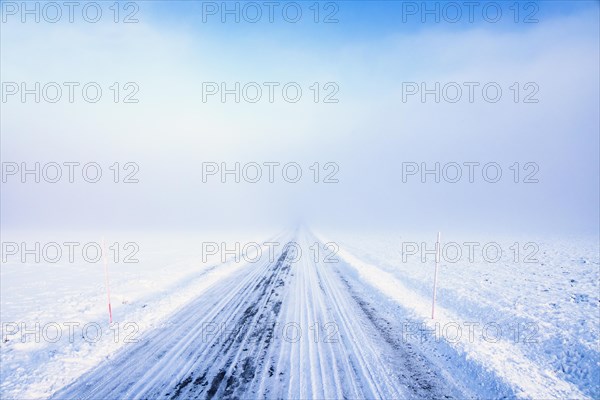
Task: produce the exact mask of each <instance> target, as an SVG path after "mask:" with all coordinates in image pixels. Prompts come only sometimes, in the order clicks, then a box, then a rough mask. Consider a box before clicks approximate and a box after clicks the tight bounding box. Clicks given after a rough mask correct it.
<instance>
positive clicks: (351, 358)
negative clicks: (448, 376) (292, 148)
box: [53, 234, 445, 399]
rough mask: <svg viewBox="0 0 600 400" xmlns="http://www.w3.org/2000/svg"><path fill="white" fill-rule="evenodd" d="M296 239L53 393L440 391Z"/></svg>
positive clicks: (425, 394) (305, 240)
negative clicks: (293, 246)
mask: <svg viewBox="0 0 600 400" xmlns="http://www.w3.org/2000/svg"><path fill="white" fill-rule="evenodd" d="M298 243H299V245H300V250H301V253H300V254H301V257H300V259H299V260H298V261H296V262H292V261H291V260H292V259H293V258H294V256H295V255H296V254H293V250H292V249H291V248H289V247H287V246H285V247H284V249H283V250H282V252H281V253H280V254H279V255H278V257H277V259H276V260H274V262H269V260H261V261H260V262H258V263H256V264H253V265H249V266H247V267H245V268H244V269H243V274H240V276H236V277H233V278H230V279H227V280H226V281H224V282H219V283H218V284H216V285H215V286H214V287H213V288H211V289H209V290H208V291H207V292H205V293H204V294H203V295H201V296H200V297H199V298H198V299H196V300H194V301H193V302H192V303H190V304H189V305H188V306H186V307H184V308H183V309H181V310H180V311H179V312H177V313H176V314H174V315H173V316H171V318H169V321H168V323H167V325H166V326H165V327H164V328H161V329H156V330H154V331H152V332H149V333H148V335H146V336H145V337H144V338H143V340H142V341H141V342H140V343H137V344H134V345H131V346H129V347H127V348H125V349H123V351H121V352H119V353H117V354H115V355H114V356H113V357H112V358H111V359H110V360H109V361H107V362H105V363H103V364H101V365H99V366H97V367H96V368H95V369H94V370H92V371H91V372H89V373H88V374H86V375H84V376H83V377H81V378H80V379H79V380H78V381H76V382H75V383H73V384H72V385H70V386H68V387H66V388H64V389H63V390H61V391H59V392H58V393H56V394H55V396H53V397H54V398H56V399H59V398H60V399H63V398H82V399H86V398H87V399H106V398H110V399H117V398H127V399H146V398H151V399H187V398H207V399H211V398H434V397H436V396H438V397H439V395H440V394H441V393H442V392H441V391H440V390H441V389H440V386H441V385H443V384H444V383H445V382H443V381H439V382H438V381H436V379H437V378H436V377H434V378H431V377H427V376H426V373H427V370H426V369H415V370H414V371H410V372H407V371H402V370H398V369H399V368H400V369H409V368H413V367H414V365H415V364H414V363H411V362H410V360H406V357H412V356H414V354H411V353H410V352H407V351H405V349H398V348H395V347H394V346H393V345H392V344H391V343H390V342H389V341H386V337H385V332H384V330H382V327H381V326H380V324H379V323H378V319H377V317H376V316H375V315H374V314H372V313H374V311H373V310H370V309H368V308H367V307H366V306H365V304H364V301H363V300H362V299H361V298H360V297H358V295H357V294H356V293H354V292H353V291H352V288H351V287H350V285H349V283H348V281H346V280H345V279H344V277H343V275H341V274H340V271H339V270H338V269H337V268H336V267H335V264H327V263H323V262H319V261H315V260H313V254H312V253H311V251H310V247H311V244H314V243H318V244H319V245H321V246H322V244H320V242H318V241H317V240H316V238H314V237H313V236H312V235H308V234H301V235H300V237H299V238H298ZM207 324H208V325H207ZM207 326H210V327H211V329H213V328H215V327H217V329H218V330H217V331H216V332H215V331H210V332H208V331H207ZM290 327H292V328H293V329H292V330H291V332H292V334H290V329H289V328H290ZM286 329H287V330H286ZM208 333H210V334H208ZM440 382H441V383H440Z"/></svg>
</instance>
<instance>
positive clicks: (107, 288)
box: [102, 236, 112, 324]
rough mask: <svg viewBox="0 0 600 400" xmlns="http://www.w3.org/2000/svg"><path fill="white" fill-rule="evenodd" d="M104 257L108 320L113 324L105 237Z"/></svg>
mask: <svg viewBox="0 0 600 400" xmlns="http://www.w3.org/2000/svg"><path fill="white" fill-rule="evenodd" d="M102 253H103V254H102V257H103V258H104V279H105V281H106V299H107V301H108V320H109V323H111V324H112V307H111V306H110V284H109V281H108V256H107V252H106V245H105V244H104V236H103V237H102Z"/></svg>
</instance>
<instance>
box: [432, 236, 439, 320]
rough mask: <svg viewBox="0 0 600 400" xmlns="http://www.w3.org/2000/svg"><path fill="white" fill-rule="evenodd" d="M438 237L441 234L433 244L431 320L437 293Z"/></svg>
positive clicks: (433, 314)
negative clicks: (433, 269) (433, 268)
mask: <svg viewBox="0 0 600 400" xmlns="http://www.w3.org/2000/svg"><path fill="white" fill-rule="evenodd" d="M440 236H441V232H438V234H437V242H436V243H435V272H434V273H433V302H432V303H431V319H434V318H435V296H436V291H437V274H438V266H439V264H440Z"/></svg>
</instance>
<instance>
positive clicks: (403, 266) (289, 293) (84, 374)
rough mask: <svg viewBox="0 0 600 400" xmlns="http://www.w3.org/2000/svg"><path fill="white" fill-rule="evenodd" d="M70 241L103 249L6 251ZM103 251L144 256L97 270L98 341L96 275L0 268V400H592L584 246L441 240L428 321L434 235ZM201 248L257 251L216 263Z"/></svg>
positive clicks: (593, 356) (188, 239)
mask: <svg viewBox="0 0 600 400" xmlns="http://www.w3.org/2000/svg"><path fill="white" fill-rule="evenodd" d="M69 240H78V241H80V242H82V243H85V242H88V241H94V240H96V241H97V240H99V239H98V238H96V237H93V236H89V237H87V236H86V237H82V236H81V235H78V236H77V238H74V237H72V236H68V235H67V236H65V237H61V238H60V239H59V238H57V237H52V236H48V237H42V236H38V237H34V238H31V237H21V236H19V235H8V234H6V233H4V234H3V241H4V242H10V241H13V242H16V243H20V242H21V241H26V242H28V243H32V242H35V241H40V242H42V243H47V242H49V241H56V242H59V243H62V242H63V241H69ZM107 241H108V242H109V243H114V242H118V243H120V245H119V246H120V247H121V248H122V247H123V244H124V243H126V242H128V241H135V243H137V244H138V245H139V248H140V250H139V253H138V254H136V258H138V259H139V262H138V263H123V262H122V259H123V257H124V254H123V252H122V253H121V254H120V255H119V261H120V262H119V263H114V262H109V276H110V287H111V298H112V311H113V319H114V323H113V325H112V326H110V325H109V323H108V315H107V305H106V288H105V281H104V279H105V277H104V267H103V263H102V262H98V263H86V262H82V261H81V260H76V261H74V262H66V261H65V260H63V262H59V263H56V264H49V263H47V262H43V261H42V262H40V263H35V262H30V261H29V262H27V263H23V262H21V261H20V259H19V258H18V256H10V257H8V259H7V260H6V262H4V261H5V260H3V264H2V268H1V270H0V278H1V289H2V290H1V298H0V301H1V307H2V313H1V322H2V345H1V352H0V357H1V365H2V369H1V382H0V388H1V392H2V398H7V399H29V398H48V397H53V398H75V397H76V398H158V397H160V398H163V397H165V396H166V397H180V398H190V397H194V396H198V397H201V398H204V397H209V398H210V397H215V398H221V397H236V396H237V397H249V398H260V397H267V398H342V397H345V398H442V397H443V396H447V397H450V398H504V397H509V398H510V397H520V398H535V399H538V398H598V397H599V396H600V352H599V348H598V341H599V339H600V332H599V327H598V326H599V324H600V308H599V306H600V304H599V294H598V293H599V290H600V288H599V286H598V285H599V280H600V270H599V268H600V265H599V259H598V252H599V249H598V238H596V237H587V238H540V239H535V240H532V239H531V238H528V239H524V240H519V239H514V238H510V239H507V238H503V239H500V238H493V237H486V236H483V235H480V236H478V237H475V238H473V237H452V236H450V235H448V236H446V234H444V235H443V236H442V249H444V251H442V257H441V260H440V264H439V270H438V290H437V302H436V311H435V312H436V314H435V318H434V319H431V301H432V283H433V273H434V265H435V262H434V257H433V256H432V252H431V250H432V249H434V243H435V233H433V234H432V235H431V237H426V236H411V235H407V234H399V233H393V232H392V233H390V232H385V233H383V232H381V233H377V234H374V233H360V234H358V233H352V234H351V233H349V232H330V231H323V232H317V233H315V234H313V233H311V232H310V231H308V230H300V231H294V232H286V233H282V234H280V235H276V236H273V235H269V234H264V233H260V234H258V233H252V234H250V233H249V234H245V235H242V234H238V235H233V234H212V235H181V236H173V235H166V234H165V235H163V236H162V237H159V236H156V235H155V236H151V235H139V234H137V235H129V236H128V235H122V236H121V237H118V238H116V237H111V238H108V239H107ZM270 241H272V242H277V243H278V245H277V246H275V247H274V252H269V251H267V246H265V242H270ZM207 242H216V243H222V242H226V243H227V244H228V247H227V248H228V249H234V248H235V246H234V244H233V243H235V242H238V243H241V246H240V249H242V248H243V247H244V244H247V243H250V242H253V243H254V242H255V243H259V244H261V245H262V247H261V249H260V251H258V250H257V249H256V248H250V247H248V248H247V249H248V252H247V253H246V255H245V256H243V257H241V258H240V260H236V259H235V257H234V255H233V254H232V252H229V253H227V254H225V256H226V258H227V261H226V262H222V261H223V260H222V255H223V254H222V252H218V253H217V254H212V255H210V257H206V254H203V246H202V243H207ZM290 242H291V243H294V245H293V246H291V247H285V244H287V243H290ZM329 242H332V243H331V244H330V245H329V246H324V244H325V243H329ZM424 242H425V243H426V244H425V246H426V247H423V243H424ZM475 242H476V243H478V245H475V244H473V245H472V246H473V249H474V250H473V252H472V253H469V251H468V247H467V246H465V245H464V243H475ZM515 242H516V243H517V245H516V246H515ZM453 243H456V244H458V248H459V249H460V250H461V251H462V257H459V258H458V259H457V256H456V250H457V247H456V246H455V245H453ZM485 244H488V245H487V247H486V249H489V252H487V253H483V252H482V247H483V246H484V245H485ZM415 245H416V246H417V248H415ZM317 248H318V249H319V250H318V251H317ZM498 248H499V249H501V250H502V255H501V257H499V258H498V260H496V255H495V253H494V251H495V250H497V249H498ZM516 249H518V253H517V252H516ZM122 250H123V249H122ZM204 250H206V248H204ZM424 250H427V251H429V253H427V251H424ZM211 252H212V251H211ZM205 253H206V252H205ZM422 253H423V254H422ZM422 256H423V257H424V258H425V259H422ZM29 258H30V259H32V258H31V257H29ZM455 259H456V260H455ZM333 261H337V262H333ZM36 323H39V324H40V328H39V329H35V327H36V326H35V324H36ZM22 324H23V325H22ZM86 324H87V325H86ZM69 327H71V329H72V331H71V332H72V334H70V333H71V332H70V331H69ZM97 327H100V328H101V329H102V332H101V334H98V333H97V331H96V329H97ZM22 328H25V329H27V330H29V331H30V333H27V332H23V331H22ZM58 329H59V330H60V331H61V333H62V335H61V336H60V337H59V338H56V339H55V337H56V332H57V330H58ZM36 333H39V335H40V338H39V340H38V339H37V338H36ZM117 335H118V336H117Z"/></svg>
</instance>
